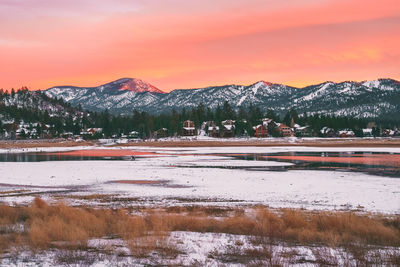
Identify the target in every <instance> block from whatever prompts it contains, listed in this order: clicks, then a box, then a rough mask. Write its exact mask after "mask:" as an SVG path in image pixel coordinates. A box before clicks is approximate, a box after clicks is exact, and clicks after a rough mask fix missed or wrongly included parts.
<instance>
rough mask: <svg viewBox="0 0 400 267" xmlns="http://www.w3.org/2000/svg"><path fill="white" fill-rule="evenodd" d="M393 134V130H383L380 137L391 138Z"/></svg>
mask: <svg viewBox="0 0 400 267" xmlns="http://www.w3.org/2000/svg"><path fill="white" fill-rule="evenodd" d="M394 133H395V132H394V130H391V129H385V130H383V131H382V136H383V137H390V136H393V135H394Z"/></svg>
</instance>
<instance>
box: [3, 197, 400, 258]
mask: <svg viewBox="0 0 400 267" xmlns="http://www.w3.org/2000/svg"><path fill="white" fill-rule="evenodd" d="M213 211H214V212H213ZM15 225H22V226H23V227H22V230H21V231H17V230H15V229H16V228H15V227H14V226H15ZM13 227H14V228H13ZM13 229H14V230H13ZM0 230H1V233H2V235H1V236H0V250H1V251H5V250H7V249H9V248H10V247H12V246H22V245H28V246H30V248H31V249H32V250H43V249H48V248H50V247H58V246H64V247H72V248H85V247H86V245H87V241H88V239H90V238H103V237H119V238H122V239H124V240H125V241H126V244H127V247H128V248H129V249H130V250H131V253H132V255H133V256H135V257H146V256H147V255H149V253H150V252H152V251H161V252H162V253H164V254H165V255H166V257H167V256H168V255H169V256H170V257H176V255H177V254H178V252H177V249H175V248H174V247H173V244H169V243H168V236H169V232H170V231H193V232H213V233H230V234H240V235H247V236H251V237H252V239H253V242H254V244H255V245H262V246H266V245H271V244H273V243H275V242H284V243H292V244H294V245H306V246H315V245H317V246H320V247H342V248H345V249H346V250H348V251H351V253H352V254H353V255H354V257H358V258H360V259H361V258H362V257H365V255H366V252H365V251H367V250H364V248H368V247H370V246H381V247H384V246H394V247H398V246H400V217H399V216H397V217H384V216H381V215H371V214H364V215H360V214H356V213H354V212H333V211H332V212H328V211H321V212H311V211H304V210H293V209H281V210H270V209H268V208H266V207H255V208H249V209H247V210H246V211H244V210H241V209H232V208H231V209H226V210H221V209H220V208H213V207H207V208H204V207H203V208H176V209H172V208H167V209H161V208H159V209H143V210H142V211H141V212H140V214H130V213H129V212H128V211H126V210H123V209H105V208H99V209H95V208H88V207H70V206H67V205H65V204H56V205H48V204H47V203H46V202H44V201H43V200H41V199H39V198H36V199H35V200H34V202H33V203H32V205H30V206H27V207H23V206H16V207H11V206H7V205H0ZM171 248H172V249H171ZM264 250H266V248H265V249H264ZM248 252H249V254H254V253H258V252H257V251H256V250H249V251H248ZM318 253H319V254H318V255H323V251H318ZM392 258H393V261H394V262H398V261H399V259H398V255H397V256H396V255H394V256H393V257H392ZM319 260H320V261H321V262H323V260H322V259H319ZM327 260H328V261H334V260H333V259H327Z"/></svg>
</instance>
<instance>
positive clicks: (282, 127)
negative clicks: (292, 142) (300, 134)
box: [277, 123, 294, 137]
mask: <svg viewBox="0 0 400 267" xmlns="http://www.w3.org/2000/svg"><path fill="white" fill-rule="evenodd" d="M277 126H278V127H277V128H278V131H279V134H280V136H283V137H291V136H294V132H293V130H292V128H290V127H289V126H287V125H286V124H283V123H278V124H277Z"/></svg>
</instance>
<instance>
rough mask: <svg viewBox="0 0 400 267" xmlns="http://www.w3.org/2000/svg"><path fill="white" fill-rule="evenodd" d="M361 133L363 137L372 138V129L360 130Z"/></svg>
mask: <svg viewBox="0 0 400 267" xmlns="http://www.w3.org/2000/svg"><path fill="white" fill-rule="evenodd" d="M362 133H363V136H364V137H372V136H373V134H372V129H371V128H366V129H362Z"/></svg>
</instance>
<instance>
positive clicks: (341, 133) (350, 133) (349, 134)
mask: <svg viewBox="0 0 400 267" xmlns="http://www.w3.org/2000/svg"><path fill="white" fill-rule="evenodd" d="M338 135H339V137H354V136H355V134H354V132H353V131H352V130H349V129H345V130H341V131H339V132H338Z"/></svg>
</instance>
